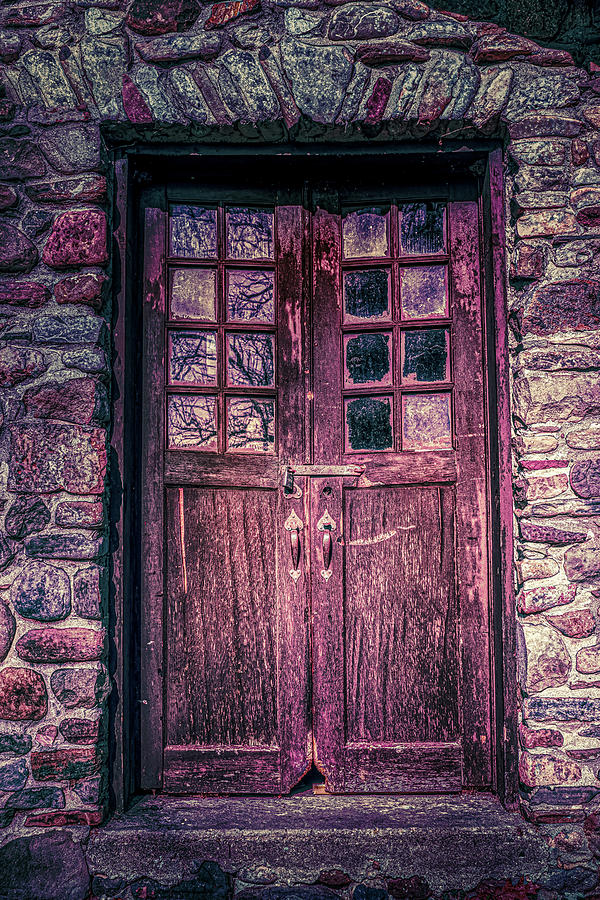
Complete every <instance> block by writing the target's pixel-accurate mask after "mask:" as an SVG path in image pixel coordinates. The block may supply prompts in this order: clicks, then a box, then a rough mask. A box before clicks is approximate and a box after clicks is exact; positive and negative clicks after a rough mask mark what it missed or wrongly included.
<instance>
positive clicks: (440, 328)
mask: <svg viewBox="0 0 600 900" xmlns="http://www.w3.org/2000/svg"><path fill="white" fill-rule="evenodd" d="M376 207H377V204H373V207H372V208H371V210H370V211H368V212H369V215H371V211H372V210H373V209H374V208H376ZM384 207H385V205H384V204H379V208H380V209H382V208H384ZM385 209H386V213H385V236H386V240H387V244H385V246H384V245H383V244H382V237H381V236H382V235H383V233H384V229H383V225H382V224H381V223H378V224H377V223H376V224H375V226H373V224H372V223H370V224H368V227H367V225H365V226H364V227H362V232H363V233H364V234H366V241H367V251H369V250H371V251H372V250H373V248H374V247H375V246H377V247H378V249H379V251H380V255H375V253H374V252H371V253H370V254H369V253H368V252H365V253H364V255H361V250H360V246H359V238H360V234H361V227H358V225H357V224H356V223H357V221H359V218H360V216H359V215H357V210H359V208H358V207H354V208H352V209H351V210H350V214H349V216H350V217H351V218H352V219H353V221H352V223H351V227H348V226H346V225H345V215H347V214H346V212H345V210H344V211H343V212H342V246H343V248H344V250H343V253H342V262H341V278H342V303H343V323H342V329H341V332H342V333H341V338H340V340H341V346H340V351H341V363H342V415H343V420H344V429H343V432H344V443H345V447H344V451H345V452H346V453H355V452H361V453H364V452H365V451H366V450H369V451H370V450H374V451H377V450H396V451H400V450H407V451H409V450H421V449H428V450H431V449H447V448H450V447H452V445H453V437H452V434H453V420H452V391H453V386H454V385H453V381H452V369H451V356H452V317H451V309H450V307H449V302H450V301H449V294H448V291H449V280H448V263H449V257H448V253H447V247H448V238H447V215H446V206H445V203H442V202H435V203H431V202H428V203H418V202H415V203H411V204H405V203H404V204H403V203H396V202H394V203H392V204H388V205H387V207H385ZM363 210H364V208H363ZM359 211H360V210H359ZM366 219H368V216H367V217H366ZM366 219H365V221H366ZM377 229H378V234H379V238H378V243H377V241H374V239H373V233H374V231H377ZM348 231H350V233H351V238H352V244H351V254H349V253H348V252H347V248H346V246H345V244H344V240H345V237H346V234H347V232H348ZM382 248H383V252H381V251H382ZM378 272H379V273H381V274H380V275H378V274H376V273H378ZM369 273H371V274H369ZM383 273H385V274H386V277H387V280H388V293H387V298H386V297H385V296H384V291H383V281H384V274H383ZM403 280H404V290H405V294H404V297H403V293H402V292H403ZM361 338H362V340H361ZM369 428H371V432H370V434H371V437H369ZM369 441H371V443H369Z"/></svg>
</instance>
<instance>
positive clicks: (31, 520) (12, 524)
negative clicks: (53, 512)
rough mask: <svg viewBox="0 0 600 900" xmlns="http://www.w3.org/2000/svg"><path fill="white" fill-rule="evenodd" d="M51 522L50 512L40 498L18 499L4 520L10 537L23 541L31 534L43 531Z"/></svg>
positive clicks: (23, 497)
mask: <svg viewBox="0 0 600 900" xmlns="http://www.w3.org/2000/svg"><path fill="white" fill-rule="evenodd" d="M49 521H50V510H49V509H48V507H47V506H46V504H45V503H44V501H43V500H42V499H41V498H39V497H28V496H26V495H25V496H22V497H18V498H17V499H16V500H15V502H14V503H13V505H12V506H11V508H10V509H9V511H8V512H7V514H6V519H5V520H4V528H5V529H6V533H7V534H8V536H9V537H12V538H15V540H18V541H20V540H22V539H23V538H24V537H27V536H28V535H29V534H33V533H34V532H36V531H41V530H42V529H43V528H45V527H46V525H47V524H48V522H49Z"/></svg>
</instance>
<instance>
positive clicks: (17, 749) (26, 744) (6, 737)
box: [0, 734, 33, 756]
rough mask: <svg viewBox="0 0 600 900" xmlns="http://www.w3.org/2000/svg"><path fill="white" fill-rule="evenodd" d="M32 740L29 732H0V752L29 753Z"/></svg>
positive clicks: (21, 754)
mask: <svg viewBox="0 0 600 900" xmlns="http://www.w3.org/2000/svg"><path fill="white" fill-rule="evenodd" d="M32 743H33V741H32V739H31V735H29V734H0V753H14V754H15V755H16V756H23V755H24V754H25V753H29V751H30V750H31V745H32Z"/></svg>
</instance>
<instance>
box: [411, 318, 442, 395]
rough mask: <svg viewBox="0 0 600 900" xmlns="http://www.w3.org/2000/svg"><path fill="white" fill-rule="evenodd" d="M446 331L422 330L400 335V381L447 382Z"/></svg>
mask: <svg viewBox="0 0 600 900" xmlns="http://www.w3.org/2000/svg"><path fill="white" fill-rule="evenodd" d="M449 361H450V357H449V354H448V330H447V329H446V328H424V329H423V330H422V331H405V332H404V333H403V334H402V380H403V381H404V382H408V383H411V382H419V381H424V382H428V381H447V380H448V379H449V377H450V366H449Z"/></svg>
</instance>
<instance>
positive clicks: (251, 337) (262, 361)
mask: <svg viewBox="0 0 600 900" xmlns="http://www.w3.org/2000/svg"><path fill="white" fill-rule="evenodd" d="M274 343H275V342H274V338H273V335H271V334H230V335H228V336H227V381H228V382H229V384H254V385H269V384H273V379H274V370H275V364H274Z"/></svg>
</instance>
